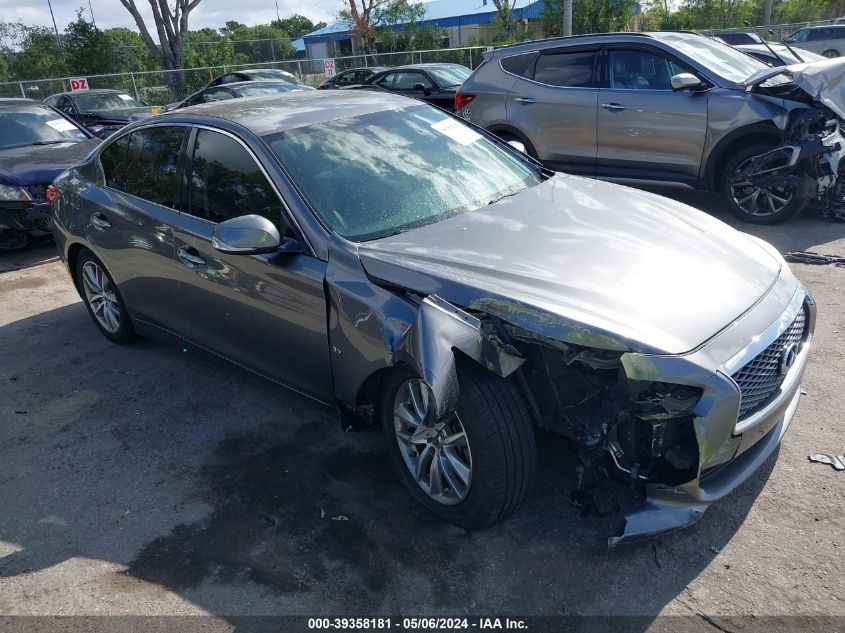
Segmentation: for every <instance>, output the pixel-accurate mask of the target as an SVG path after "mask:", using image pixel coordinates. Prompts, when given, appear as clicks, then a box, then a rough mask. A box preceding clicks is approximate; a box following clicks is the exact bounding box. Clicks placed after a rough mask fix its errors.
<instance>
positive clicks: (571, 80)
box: [534, 51, 596, 88]
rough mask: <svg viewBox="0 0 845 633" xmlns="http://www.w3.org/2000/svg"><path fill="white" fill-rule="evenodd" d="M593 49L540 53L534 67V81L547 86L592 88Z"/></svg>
mask: <svg viewBox="0 0 845 633" xmlns="http://www.w3.org/2000/svg"><path fill="white" fill-rule="evenodd" d="M595 64H596V52H595V51H579V52H572V53H551V54H549V55H540V57H539V59H537V65H536V66H535V68H534V81H537V82H539V83H541V84H547V85H549V86H566V87H568V88H592V87H593V69H594V67H595Z"/></svg>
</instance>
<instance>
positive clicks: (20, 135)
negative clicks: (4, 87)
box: [0, 105, 88, 149]
mask: <svg viewBox="0 0 845 633" xmlns="http://www.w3.org/2000/svg"><path fill="white" fill-rule="evenodd" d="M87 138H88V136H87V135H86V134H85V132H83V131H82V130H81V129H79V127H78V126H77V125H76V124H74V123H72V122H71V121H68V120H67V119H66V118H64V117H63V116H62V115H61V114H58V113H57V112H56V111H55V110H53V109H51V108H49V107H47V106H38V105H33V106H29V105H25V106H18V107H16V108H14V109H12V108H9V109H7V108H0V149H9V148H11V147H25V146H27V145H50V144H52V143H66V142H68V141H84V140H85V139H87Z"/></svg>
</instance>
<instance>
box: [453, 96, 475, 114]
mask: <svg viewBox="0 0 845 633" xmlns="http://www.w3.org/2000/svg"><path fill="white" fill-rule="evenodd" d="M473 99H475V95H470V94H456V95H455V112H460V111H461V110H463V109H464V108H465V107H467V106H468V105H469V104H470V103H472V100H473Z"/></svg>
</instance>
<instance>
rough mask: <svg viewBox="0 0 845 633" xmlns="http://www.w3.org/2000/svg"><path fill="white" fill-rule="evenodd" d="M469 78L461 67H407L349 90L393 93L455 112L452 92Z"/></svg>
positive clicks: (466, 69) (382, 74)
mask: <svg viewBox="0 0 845 633" xmlns="http://www.w3.org/2000/svg"><path fill="white" fill-rule="evenodd" d="M471 74H472V71H471V70H470V69H469V68H467V67H466V66H462V65H461V64H410V65H408V66H397V67H396V68H388V69H387V70H383V71H382V72H380V73H377V74H375V75H373V76H372V77H371V78H370V79H369V81H367V83H365V84H362V85H360V86H350V89H357V88H366V89H377V90H386V91H387V92H395V93H397V94H401V95H405V96H406V97H415V98H417V99H420V100H421V101H425V102H427V103H430V104H432V105H436V106H439V107H441V108H443V109H444V110H448V111H449V112H451V111H453V110H454V108H455V92H456V91H457V90H458V88H460V86H461V84H462V83H463V82H464V80H466V78H467V77H469V76H470V75H471Z"/></svg>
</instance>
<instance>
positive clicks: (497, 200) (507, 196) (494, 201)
mask: <svg viewBox="0 0 845 633" xmlns="http://www.w3.org/2000/svg"><path fill="white" fill-rule="evenodd" d="M523 191H525V189H518V190H517V191H513V192H511V193H506V194H504V195H501V196H499V197H498V198H493V199H492V200H491V201H490V202H488V203H487V206H488V207H489V206H490V205H491V204H496V203H497V202H499V201H500V200H504V199H505V198H510V197H512V196H515V195H516V194H518V193H522V192H523Z"/></svg>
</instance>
